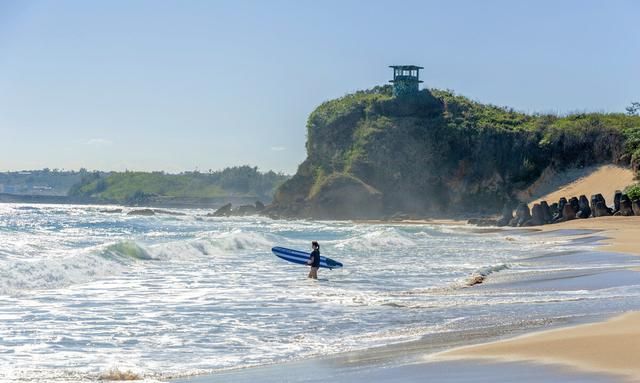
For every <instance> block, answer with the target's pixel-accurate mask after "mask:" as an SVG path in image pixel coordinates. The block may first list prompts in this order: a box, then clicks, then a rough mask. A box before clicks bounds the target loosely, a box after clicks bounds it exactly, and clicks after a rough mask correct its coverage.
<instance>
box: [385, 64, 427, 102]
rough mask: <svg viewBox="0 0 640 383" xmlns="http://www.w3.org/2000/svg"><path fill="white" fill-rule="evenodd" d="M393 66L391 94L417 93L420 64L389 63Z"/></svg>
mask: <svg viewBox="0 0 640 383" xmlns="http://www.w3.org/2000/svg"><path fill="white" fill-rule="evenodd" d="M389 68H393V80H390V81H389V82H390V83H393V95H394V96H406V95H411V94H416V93H418V90H419V84H420V83H421V82H422V81H420V69H424V68H423V67H421V66H415V65H391V66H389Z"/></svg>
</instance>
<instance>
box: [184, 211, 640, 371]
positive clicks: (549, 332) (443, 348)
mask: <svg viewBox="0 0 640 383" xmlns="http://www.w3.org/2000/svg"><path fill="white" fill-rule="evenodd" d="M356 223H370V224H376V223H384V224H391V225H394V224H397V225H420V224H426V225H433V224H436V225H439V224H441V225H449V226H459V225H464V226H468V225H466V222H463V221H456V220H433V221H431V220H429V221H414V220H411V221H399V222H370V221H365V222H363V221H358V222H356ZM470 229H471V231H473V230H474V229H473V228H470ZM477 229H479V231H478V233H483V232H488V233H495V232H504V233H505V234H506V233H508V234H513V233H514V232H515V233H522V234H525V233H526V234H533V235H536V234H538V233H541V234H544V235H545V236H549V237H551V238H556V237H557V238H562V239H570V240H575V239H582V238H587V239H588V238H589V237H592V238H593V237H594V234H596V233H597V240H596V241H594V242H588V243H589V245H590V246H592V248H593V251H595V252H599V251H601V250H602V251H609V252H613V253H614V255H615V253H618V255H621V256H623V255H629V254H633V255H636V256H640V246H639V245H638V244H637V243H636V242H634V238H640V217H602V218H594V219H585V220H574V221H568V222H564V223H561V224H554V225H548V226H545V227H539V228H534V229H533V230H531V229H532V228H524V229H515V230H514V229H512V228H504V229H502V228H497V229H496V230H494V229H493V228H477ZM485 229H486V230H485ZM572 230H575V233H571V231H572ZM602 237H606V238H602ZM594 254H596V256H605V255H606V254H604V253H603V254H600V255H599V254H598V253H594ZM609 254H611V253H609ZM611 259H612V262H613V263H615V262H616V260H619V258H616V257H615V256H614V257H612V258H611ZM625 270H628V271H627V272H628V273H632V274H634V275H636V271H638V270H640V268H638V267H637V266H634V267H629V268H625ZM629 270H635V271H633V272H631V271H629ZM614 275H617V274H614ZM637 275H638V278H640V273H639V274H637ZM490 278H491V277H490ZM558 279H561V278H560V277H558ZM577 279H580V278H577ZM584 279H585V280H584V281H582V283H587V284H589V283H591V284H593V285H596V286H597V285H598V283H601V282H602V281H597V280H596V279H589V278H588V277H587V278H584ZM613 279H616V278H615V277H613ZM532 283H535V281H533V282H532ZM621 283H627V282H626V281H625V282H621ZM634 283H635V282H634ZM480 286H481V287H480V288H485V287H488V284H481V285H480ZM574 286H576V285H574ZM574 288H575V287H574ZM597 288H599V287H596V289H597ZM621 323H624V326H621V325H620V324H621ZM634 327H635V328H637V329H640V311H639V312H635V313H625V314H623V315H622V316H620V315H619V314H611V315H608V314H594V315H593V316H587V317H572V318H569V319H568V320H566V321H562V320H554V321H553V322H552V323H550V324H539V325H537V326H532V327H529V328H519V329H517V328H510V329H504V328H500V326H499V325H496V326H494V327H493V328H492V329H488V330H487V329H484V331H483V332H482V333H481V334H480V333H478V334H470V333H466V334H457V336H456V335H454V334H446V338H448V339H446V340H445V341H442V339H441V342H440V343H438V341H437V340H436V339H434V338H437V337H438V336H439V337H443V334H436V336H435V337H434V336H431V337H429V336H428V335H427V336H424V337H422V338H421V339H419V340H416V341H409V342H403V343H398V344H391V345H386V346H381V347H376V348H370V349H365V350H359V351H352V352H346V353H341V354H336V355H329V356H324V357H315V358H310V359H303V360H300V361H293V362H282V363H276V364H270V365H266V366H261V367H250V368H240V369H238V370H229V371H221V372H219V373H215V374H209V375H203V376H195V377H189V378H182V379H175V380H173V381H174V382H176V383H201V382H202V383H204V382H217V381H221V382H222V381H234V382H245V381H247V382H249V381H252V380H251V379H254V380H255V378H257V377H261V378H264V377H269V376H273V377H279V378H281V377H282V374H285V375H287V374H288V375H287V376H288V378H289V381H303V382H315V381H322V380H326V379H334V380H336V381H345V380H348V381H354V382H359V381H362V382H365V381H371V380H374V381H397V380H396V379H398V377H401V380H402V381H416V382H417V381H423V380H424V377H425V376H429V377H430V378H431V379H432V380H434V379H435V380H437V381H440V380H446V381H452V382H462V381H478V380H477V379H478V378H479V377H485V378H489V377H490V378H491V379H486V380H485V381H492V382H510V381H513V380H515V379H520V378H522V377H524V378H525V379H524V381H527V379H526V378H527V377H528V378H529V379H530V380H529V381H540V380H547V381H576V382H583V381H585V382H588V381H611V380H616V379H618V378H620V377H629V376H632V375H634V374H635V376H638V375H640V356H638V355H640V330H635V329H634ZM594 328H595V329H597V330H598V331H599V334H600V337H599V339H598V342H597V347H596V346H589V347H587V346H585V344H584V343H580V341H578V342H574V343H571V342H569V341H568V340H567V339H569V340H570V339H572V336H575V335H576V334H582V335H583V336H584V337H585V339H586V340H585V342H588V341H589V329H594ZM585 329H587V330H585ZM538 337H543V341H539V340H537V339H539V338H538ZM549 337H550V338H549ZM621 337H622V338H623V339H625V338H627V337H628V339H633V341H635V343H636V344H637V345H638V346H636V348H637V349H636V348H633V347H631V348H628V347H627V348H624V349H622V348H619V347H618V342H619V341H620V339H621ZM514 341H515V343H514ZM633 341H632V342H631V343H632V346H633V343H634V342H633ZM476 342H477V343H476ZM554 342H555V343H554ZM567 342H568V343H567ZM505 344H508V345H509V346H508V347H509V348H508V349H507V351H504V352H503V353H500V352H499V350H503V349H504V347H506V346H504V345H505ZM587 345H590V344H589V343H587ZM550 346H554V349H553V352H547V350H548V347H550ZM593 347H596V348H597V349H601V350H606V351H605V353H606V356H608V357H609V358H608V360H609V361H611V360H613V361H616V360H619V359H621V358H619V357H618V356H619V355H623V356H624V357H625V358H626V359H625V358H622V360H624V361H626V362H625V363H627V365H626V366H627V367H628V366H629V364H630V363H631V364H633V366H635V365H637V366H638V367H637V368H635V369H626V367H624V368H620V367H616V366H610V365H608V364H607V363H606V362H603V363H602V364H598V365H596V366H595V367H593V368H585V365H586V366H587V367H588V366H589V363H590V360H588V359H586V360H585V359H581V357H580V356H581V355H582V354H581V350H582V349H589V348H593ZM494 348H498V351H496V350H495V349H494ZM523 349H524V350H530V352H528V353H527V352H522V353H521V354H518V353H515V354H514V355H515V357H511V358H509V357H505V355H504V354H505V353H507V354H510V353H512V352H514V351H513V350H523ZM456 352H457V353H456ZM550 355H551V356H550ZM591 355H592V357H593V358H595V360H598V358H599V357H600V356H599V355H601V354H597V353H596V354H591ZM391 370H393V371H395V373H396V374H397V375H396V376H395V377H393V378H392V377H390V376H388V374H387V373H386V372H385V371H391ZM287 371H297V372H298V373H299V374H302V375H295V374H293V375H291V373H288V372H287ZM307 371H312V372H313V374H312V375H313V376H309V375H308V374H307ZM523 374H524V375H523ZM316 378H317V379H316ZM480 380H482V379H480ZM264 381H267V382H269V381H273V382H275V381H280V380H278V379H274V380H269V379H265V380H264Z"/></svg>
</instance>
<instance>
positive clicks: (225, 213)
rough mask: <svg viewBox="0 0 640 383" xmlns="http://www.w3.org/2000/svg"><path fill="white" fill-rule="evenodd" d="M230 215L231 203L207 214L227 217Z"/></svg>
mask: <svg viewBox="0 0 640 383" xmlns="http://www.w3.org/2000/svg"><path fill="white" fill-rule="evenodd" d="M230 215H231V203H228V204H226V205H224V206H222V207H221V208H219V209H218V210H216V211H215V212H213V213H209V214H207V216H209V217H228V216H230Z"/></svg>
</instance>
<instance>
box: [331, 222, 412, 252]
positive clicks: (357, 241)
mask: <svg viewBox="0 0 640 383" xmlns="http://www.w3.org/2000/svg"><path fill="white" fill-rule="evenodd" d="M415 245H416V240H415V239H413V238H411V236H410V235H409V234H407V233H404V232H402V231H400V230H398V229H396V228H393V227H391V228H384V229H379V230H374V231H370V232H367V233H364V234H360V235H356V236H354V237H351V238H348V239H344V240H340V241H336V243H335V245H334V246H335V247H336V248H339V249H343V248H347V249H370V250H378V249H381V248H383V249H384V248H387V249H388V248H396V247H410V246H415Z"/></svg>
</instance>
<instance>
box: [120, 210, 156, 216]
mask: <svg viewBox="0 0 640 383" xmlns="http://www.w3.org/2000/svg"><path fill="white" fill-rule="evenodd" d="M155 214H156V212H155V211H153V209H138V210H131V211H130V212H128V213H127V215H146V216H149V215H155Z"/></svg>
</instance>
